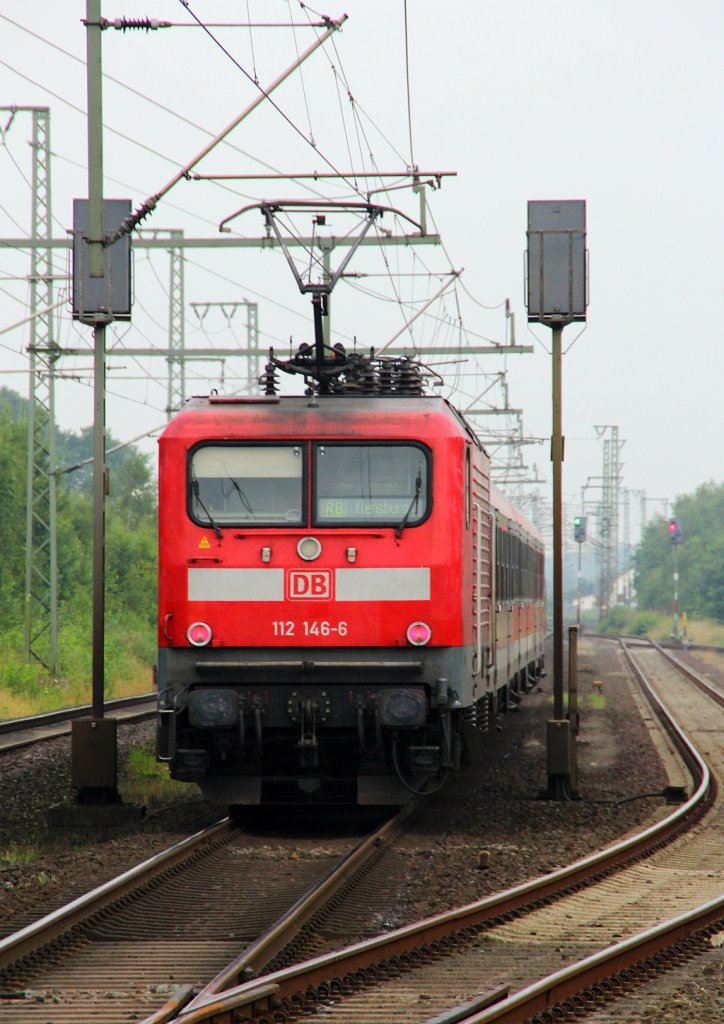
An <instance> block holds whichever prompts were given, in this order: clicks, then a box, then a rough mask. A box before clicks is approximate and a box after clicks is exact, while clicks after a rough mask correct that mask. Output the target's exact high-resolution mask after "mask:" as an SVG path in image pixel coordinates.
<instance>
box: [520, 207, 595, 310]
mask: <svg viewBox="0 0 724 1024" xmlns="http://www.w3.org/2000/svg"><path fill="white" fill-rule="evenodd" d="M527 266H528V274H527V296H526V300H527V302H526V304H527V306H528V320H529V321H531V320H534V321H541V322H546V321H548V322H550V321H558V322H564V323H570V322H571V321H574V320H585V319H586V306H587V305H588V281H587V273H586V269H587V268H586V201H585V199H563V200H531V201H530V202H529V203H528V252H527Z"/></svg>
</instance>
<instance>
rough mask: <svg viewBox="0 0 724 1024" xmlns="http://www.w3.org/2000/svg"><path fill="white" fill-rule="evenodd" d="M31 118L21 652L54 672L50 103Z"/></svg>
mask: <svg viewBox="0 0 724 1024" xmlns="http://www.w3.org/2000/svg"><path fill="white" fill-rule="evenodd" d="M18 109H22V110H29V111H30V112H31V113H32V117H33V141H32V152H33V173H32V189H33V195H32V214H31V237H32V239H33V241H34V242H35V243H36V244H35V245H34V246H33V247H32V248H31V267H30V296H31V307H32V312H33V314H34V315H33V318H32V320H31V321H30V344H29V346H28V354H29V356H30V383H29V395H28V477H27V507H26V554H25V656H26V658H27V659H28V660H31V659H35V660H36V661H39V662H40V663H41V664H42V665H44V666H45V667H46V668H47V669H48V670H49V671H50V672H55V669H56V664H57V655H58V552H57V535H56V473H55V471H56V454H55V363H56V360H57V359H58V355H59V349H58V346H57V345H56V343H55V340H54V336H53V313H52V308H51V307H52V305H53V266H52V255H51V253H52V249H51V247H50V245H47V246H43V245H40V244H37V243H38V242H41V241H42V240H44V239H47V241H48V242H50V240H51V237H52V231H51V227H52V224H51V221H52V216H51V189H50V109H49V108H48V107H29V108H25V107H24V108H18Z"/></svg>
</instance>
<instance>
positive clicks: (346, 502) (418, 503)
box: [314, 444, 428, 526]
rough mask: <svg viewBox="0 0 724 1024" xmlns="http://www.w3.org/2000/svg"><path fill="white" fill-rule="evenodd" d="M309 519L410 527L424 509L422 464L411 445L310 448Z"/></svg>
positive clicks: (425, 482)
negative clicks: (311, 509)
mask: <svg viewBox="0 0 724 1024" xmlns="http://www.w3.org/2000/svg"><path fill="white" fill-rule="evenodd" d="M314 468H315V481H314V482H315V488H314V523H315V525H332V524H334V523H353V524H355V525H360V526H364V525H367V524H374V523H385V524H388V525H395V526H397V525H398V524H400V523H404V525H406V526H414V524H415V523H419V522H421V521H422V520H423V519H425V518H426V516H427V512H428V465H427V456H426V454H425V451H424V449H423V448H421V447H418V446H417V445H412V444H399V445H394V444H376V445H363V444H319V445H316V446H315V460H314Z"/></svg>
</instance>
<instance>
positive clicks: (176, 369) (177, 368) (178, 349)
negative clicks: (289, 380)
mask: <svg viewBox="0 0 724 1024" xmlns="http://www.w3.org/2000/svg"><path fill="white" fill-rule="evenodd" d="M169 235H170V238H171V248H169V250H168V254H169V259H170V270H169V288H168V294H169V313H168V348H169V354H168V399H167V402H166V415H167V416H168V417H169V418H170V417H171V416H172V415H173V414H174V413H175V412H178V411H179V409H180V408H181V406H182V405H183V403H184V399H185V398H186V359H185V355H184V353H185V348H186V320H185V316H184V301H185V300H184V292H185V289H184V255H183V249H181V248H179V247H178V246H177V245H174V244H173V243H174V241H180V240H181V239H183V231H178V230H175V229H173V230H170V231H169Z"/></svg>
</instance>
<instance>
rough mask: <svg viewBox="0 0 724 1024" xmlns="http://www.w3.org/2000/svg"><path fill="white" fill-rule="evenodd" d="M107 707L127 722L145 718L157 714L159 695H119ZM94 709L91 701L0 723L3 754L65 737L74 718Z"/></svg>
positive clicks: (106, 708)
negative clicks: (157, 697) (134, 709)
mask: <svg viewBox="0 0 724 1024" xmlns="http://www.w3.org/2000/svg"><path fill="white" fill-rule="evenodd" d="M146 705H148V706H146ZM135 707H138V709H139V710H138V711H136V712H133V711H129V710H128V709H132V708H135ZM104 709H105V713H106V714H107V716H108V717H111V718H112V717H118V719H119V720H120V721H122V722H124V723H129V722H137V721H143V720H144V719H146V718H150V717H151V716H152V715H154V714H155V713H156V694H155V693H145V694H142V695H140V696H135V697H120V698H119V699H118V700H110V701H106V702H105V705H104ZM91 712H92V707H91V705H89V704H88V705H82V706H79V707H73V708H62V709H60V710H59V711H47V712H45V713H44V714H41V715H29V716H28V717H26V718H11V719H7V720H6V721H4V722H0V753H7V752H8V751H10V750H19V749H20V748H21V747H29V746H32V744H34V743H42V742H44V741H45V740H52V739H56V738H57V737H58V736H65V735H66V734H67V733H69V732H70V723H71V722H72V721H74V720H76V719H78V718H87V717H89V716H90V714H91ZM6 737H7V738H6Z"/></svg>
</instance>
